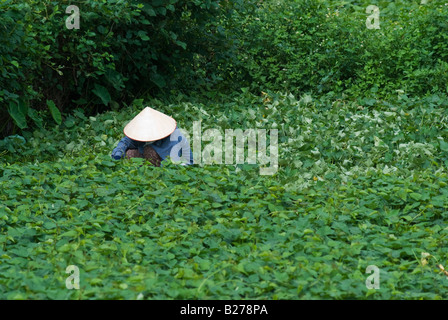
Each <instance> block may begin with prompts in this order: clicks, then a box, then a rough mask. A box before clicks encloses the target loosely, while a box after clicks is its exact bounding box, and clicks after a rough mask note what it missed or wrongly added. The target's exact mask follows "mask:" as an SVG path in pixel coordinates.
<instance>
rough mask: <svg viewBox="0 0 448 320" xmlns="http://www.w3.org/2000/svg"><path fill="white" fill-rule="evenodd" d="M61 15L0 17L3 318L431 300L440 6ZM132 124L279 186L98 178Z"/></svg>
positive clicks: (320, 4)
mask: <svg viewBox="0 0 448 320" xmlns="http://www.w3.org/2000/svg"><path fill="white" fill-rule="evenodd" d="M73 3H74V4H78V5H79V6H80V10H81V29H79V30H66V29H63V28H61V25H63V23H61V21H64V20H63V18H65V17H67V16H68V15H66V14H65V7H64V6H59V7H56V5H57V4H58V2H55V1H48V0H45V1H39V2H37V1H35V0H26V1H16V0H0V133H1V135H2V140H0V299H11V300H13V299H269V300H271V299H273V300H275V299H279V300H282V299H291V300H292V299H446V298H447V292H448V278H447V275H446V274H444V273H443V270H442V269H441V268H447V269H448V246H447V244H448V225H447V223H446V220H447V218H448V216H447V212H448V211H447V210H448V172H447V169H446V168H447V166H448V121H447V120H448V95H447V94H448V87H447V83H448V82H447V81H448V42H447V40H448V5H446V4H445V3H444V2H443V1H436V0H434V1H428V4H426V5H422V4H421V1H401V0H400V1H392V2H391V1H377V4H376V5H377V6H379V7H380V8H381V17H382V18H381V19H382V20H381V29H379V30H370V29H367V28H366V23H365V21H366V17H367V16H368V14H366V11H365V8H366V7H367V5H369V4H371V3H370V1H354V0H353V1H352V0H350V1H329V0H327V1H323V0H313V1H308V0H304V1H244V2H243V1H210V0H209V1H205V0H204V1H202V0H194V1H183V0H179V1H177V0H148V1H140V0H138V1H137V0H136V1H130V0H129V1H127V0H126V1H125V0H113V1H105V0H104V1H103V0H98V1H84V2H83V1H73ZM83 12H84V13H83ZM179 12H182V13H179ZM83 15H84V18H83ZM39 21H45V23H38V22H39ZM200 35H203V37H202V38H201V36H200ZM149 42H150V43H151V44H154V46H148V43H149ZM130 52H132V54H130ZM38 57H39V58H38ZM148 70H149V71H148ZM145 106H150V107H152V108H154V109H156V110H159V111H161V112H164V113H166V114H168V115H171V116H173V117H174V118H175V119H176V120H177V123H178V126H179V127H180V128H182V129H184V130H185V131H187V132H188V133H189V134H190V137H191V138H192V137H193V126H194V123H195V122H196V121H201V126H202V132H204V131H205V130H207V129H210V128H215V129H218V130H219V131H220V132H221V133H222V134H223V135H224V133H225V130H226V129H242V130H247V129H265V130H267V131H268V132H269V130H270V129H277V130H278V170H277V172H276V173H275V174H273V175H260V166H262V165H261V164H247V161H246V163H245V164H223V163H222V164H219V163H215V164H201V165H199V164H196V165H193V166H179V165H177V164H175V163H172V162H171V161H170V160H167V161H166V162H165V164H164V165H163V166H162V167H151V166H148V165H147V163H145V162H144V161H143V160H142V159H131V160H122V161H114V160H112V158H111V156H110V155H111V151H112V150H113V148H115V147H116V145H117V143H118V141H119V140H120V139H121V138H122V137H123V128H124V126H125V125H126V124H127V123H128V122H129V121H130V120H131V119H132V118H133V117H134V116H135V115H136V114H137V113H138V112H140V111H141V110H142V109H143V108H144V107H145ZM268 137H269V136H268ZM190 142H191V141H190ZM210 143H211V142H208V141H203V142H202V150H193V151H194V152H195V153H196V154H197V153H198V152H199V153H201V152H203V150H204V148H206V146H207V145H208V144H210ZM269 143H270V140H269V139H268V146H269ZM268 150H269V149H268ZM246 155H247V154H246ZM267 166H268V165H267ZM71 265H74V266H77V267H78V268H79V271H80V283H79V284H80V289H79V290H69V289H67V287H66V279H67V277H68V276H69V274H68V273H66V269H67V267H68V266H71ZM369 266H376V267H377V268H378V269H379V272H380V273H379V288H377V289H374V288H373V289H368V288H367V286H366V280H368V278H369V276H371V273H370V272H366V269H367V268H368V267H369Z"/></svg>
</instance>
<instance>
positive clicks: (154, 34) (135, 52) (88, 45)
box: [0, 0, 227, 133]
mask: <svg viewBox="0 0 448 320" xmlns="http://www.w3.org/2000/svg"><path fill="white" fill-rule="evenodd" d="M70 4H74V5H77V6H78V7H79V10H80V29H67V28H66V24H65V22H66V19H67V18H68V17H69V14H66V13H65V9H66V7H67V6H68V5H69V4H68V3H67V4H64V5H62V4H61V3H60V2H59V1H49V0H46V1H40V0H39V1H35V0H27V1H16V0H2V1H1V2H0V104H1V106H2V107H1V108H0V123H1V124H2V127H0V132H4V133H5V132H11V125H12V122H8V121H6V120H7V119H8V117H11V118H13V119H14V123H15V125H17V126H18V127H19V128H20V129H25V128H27V126H28V125H29V124H28V123H27V122H29V121H27V120H29V119H33V120H37V121H36V122H37V125H41V120H42V118H43V117H44V115H39V114H38V113H37V111H41V110H47V109H48V108H47V101H48V100H50V101H53V104H55V106H56V107H57V108H58V109H59V110H60V111H62V112H67V113H68V112H70V111H72V110H73V109H74V108H76V107H78V106H80V107H83V108H84V109H86V110H89V109H93V110H96V111H97V110H102V109H104V108H101V106H102V105H103V106H108V107H109V108H117V107H118V106H119V104H121V103H123V102H130V101H132V99H133V97H135V96H140V95H143V94H146V93H153V92H157V91H160V90H163V89H166V90H169V89H173V88H180V87H182V88H183V89H185V90H187V89H191V87H192V86H193V85H196V86H199V85H205V81H206V80H205V79H204V77H203V74H202V73H201V72H199V73H198V72H196V71H197V70H196V69H198V68H199V67H200V66H205V65H206V64H207V63H210V59H212V58H211V52H212V51H213V50H215V49H216V48H217V47H219V46H220V45H221V44H220V43H221V42H222V41H221V40H220V38H221V37H220V33H219V32H218V31H216V26H214V25H213V21H212V19H219V18H220V16H221V15H222V14H224V13H225V12H226V10H227V9H225V8H224V7H223V6H219V5H218V1H210V0H208V1H187V0H152V1H151V0H147V1H145V0H141V1H140V0H139V1H123V0H112V1H110V0H108V1H106V0H101V1H71V3H70ZM204 70H206V69H204V68H202V69H201V71H204ZM20 105H23V107H20ZM92 107H95V108H92ZM54 120H56V122H58V121H57V119H54ZM51 123H54V122H53V121H51Z"/></svg>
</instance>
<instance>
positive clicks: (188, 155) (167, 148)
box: [111, 127, 193, 165]
mask: <svg viewBox="0 0 448 320" xmlns="http://www.w3.org/2000/svg"><path fill="white" fill-rule="evenodd" d="M145 144H146V142H140V141H135V140H132V139H130V138H128V137H124V138H123V139H121V140H120V142H118V145H117V147H116V148H115V149H114V150H113V151H112V155H111V156H112V158H113V159H115V160H120V159H122V158H124V157H125V155H126V151H127V150H128V149H138V150H139V151H140V153H142V154H143V148H144V146H145ZM151 147H152V148H153V149H154V150H155V151H156V152H157V153H158V155H159V156H160V158H162V161H163V160H165V159H166V158H167V157H171V159H172V160H173V161H176V162H177V161H182V163H183V164H185V165H192V164H193V152H192V151H191V148H190V144H189V143H188V140H187V138H185V136H184V135H183V134H182V133H181V131H180V130H179V129H178V128H177V127H176V130H174V132H173V133H172V134H171V135H169V136H168V137H166V138H163V139H161V140H157V141H154V142H153V143H152V144H151Z"/></svg>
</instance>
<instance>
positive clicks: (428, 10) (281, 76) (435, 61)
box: [225, 0, 448, 96]
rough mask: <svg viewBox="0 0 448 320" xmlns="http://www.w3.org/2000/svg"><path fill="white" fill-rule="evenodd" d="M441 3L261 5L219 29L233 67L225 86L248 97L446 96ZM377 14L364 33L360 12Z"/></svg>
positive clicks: (447, 32) (446, 28)
mask: <svg viewBox="0 0 448 320" xmlns="http://www.w3.org/2000/svg"><path fill="white" fill-rule="evenodd" d="M445 2H446V1H430V2H429V3H428V4H427V5H420V1H409V0H403V1H375V2H374V3H371V1H315V0H305V1H262V2H261V4H259V5H258V6H253V7H251V6H247V7H246V8H245V10H241V11H236V14H235V15H234V19H233V20H231V21H230V22H229V25H228V26H227V28H226V29H227V31H228V33H229V34H230V35H231V36H233V37H234V41H235V42H236V43H237V45H236V46H237V50H236V54H237V58H238V59H237V60H236V61H235V60H234V61H232V63H235V65H230V66H229V67H228V70H227V75H226V76H225V78H233V79H234V83H236V84H237V86H238V85H241V84H243V85H244V86H247V87H250V88H252V89H254V90H258V91H259V90H266V89H267V88H269V89H272V90H281V91H284V92H293V93H302V92H315V93H326V92H337V93H340V92H342V91H344V92H346V93H349V94H351V95H353V96H357V95H366V94H368V95H379V96H385V95H388V94H391V93H395V90H404V91H405V92H406V93H408V94H412V95H417V96H421V95H425V94H427V93H431V92H445V93H446V92H447V90H448V88H447V85H446V84H447V82H448V61H447V54H448V41H447V40H448V6H447V5H446V4H445ZM371 4H375V5H377V6H378V7H379V9H380V29H378V30H375V29H368V28H367V27H366V19H367V17H368V16H369V14H367V13H366V8H367V6H369V5H371Z"/></svg>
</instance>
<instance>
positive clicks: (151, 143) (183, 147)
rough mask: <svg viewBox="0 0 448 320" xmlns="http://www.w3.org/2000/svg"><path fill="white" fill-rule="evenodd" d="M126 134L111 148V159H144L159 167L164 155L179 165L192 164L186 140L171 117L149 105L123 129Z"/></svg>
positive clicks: (191, 155) (164, 157) (191, 156)
mask: <svg viewBox="0 0 448 320" xmlns="http://www.w3.org/2000/svg"><path fill="white" fill-rule="evenodd" d="M123 132H124V135H125V137H124V138H123V139H121V140H120V142H118V145H117V146H116V147H115V148H114V150H113V151H112V154H111V156H112V158H113V159H114V160H120V159H124V158H127V159H130V158H144V159H146V160H148V161H149V162H150V163H151V164H152V165H153V166H156V167H160V166H161V164H162V162H163V161H164V160H165V159H166V158H167V157H171V159H172V160H173V161H175V162H178V161H182V162H181V164H182V165H192V164H193V153H192V151H191V148H190V145H189V142H188V140H187V139H186V138H185V136H184V135H183V134H182V132H181V131H180V129H179V128H178V127H177V122H176V120H174V119H173V118H172V117H170V116H168V115H166V114H164V113H162V112H159V111H157V110H154V109H152V108H150V107H146V108H145V109H143V110H142V111H141V112H140V113H139V114H138V115H137V116H135V118H134V119H132V120H131V121H130V122H129V123H128V124H127V125H126V126H125V128H124V130H123Z"/></svg>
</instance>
